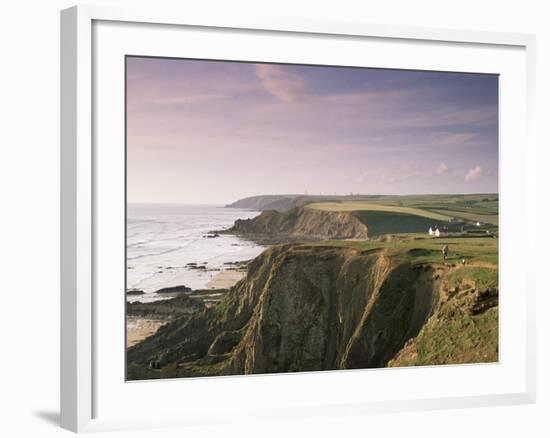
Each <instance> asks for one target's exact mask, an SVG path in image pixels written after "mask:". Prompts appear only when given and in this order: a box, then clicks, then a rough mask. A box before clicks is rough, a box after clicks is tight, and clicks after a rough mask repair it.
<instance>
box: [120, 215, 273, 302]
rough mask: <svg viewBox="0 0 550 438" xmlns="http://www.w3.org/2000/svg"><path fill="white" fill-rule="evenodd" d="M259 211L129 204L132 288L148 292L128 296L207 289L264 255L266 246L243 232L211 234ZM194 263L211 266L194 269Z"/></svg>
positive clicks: (140, 297)
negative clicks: (220, 277)
mask: <svg viewBox="0 0 550 438" xmlns="http://www.w3.org/2000/svg"><path fill="white" fill-rule="evenodd" d="M258 214H260V212H258V211H251V210H242V209H235V208H224V207H223V206H216V205H166V204H164V205H161V204H128V208H127V221H126V224H127V225H126V226H127V232H126V262H127V266H126V288H127V290H129V289H138V290H141V291H143V292H144V294H143V295H128V296H127V299H128V301H142V302H150V301H155V300H157V299H164V298H165V297H164V296H162V295H158V294H155V292H156V291H158V290H159V289H162V288H166V287H172V286H187V287H189V288H191V289H194V290H196V289H206V288H207V284H208V282H209V281H210V280H211V279H212V277H213V276H214V275H217V274H218V273H219V272H220V271H223V270H225V269H228V267H230V266H231V263H235V262H240V261H245V260H250V259H253V258H254V257H256V256H257V255H259V254H260V253H261V252H262V251H263V250H264V249H265V248H264V247H262V246H260V245H257V244H255V243H254V242H251V241H247V240H244V239H241V238H239V237H237V236H233V235H230V234H220V235H219V236H218V237H207V236H208V235H209V234H211V232H212V231H216V230H224V229H228V228H230V227H231V226H232V225H233V223H234V222H235V221H236V220H237V219H249V218H253V217H255V216H257V215H258ZM190 263H191V264H196V265H203V266H205V269H192V267H191V266H192V265H189V264H190Z"/></svg>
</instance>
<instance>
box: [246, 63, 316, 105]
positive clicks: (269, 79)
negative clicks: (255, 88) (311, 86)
mask: <svg viewBox="0 0 550 438" xmlns="http://www.w3.org/2000/svg"><path fill="white" fill-rule="evenodd" d="M256 75H257V76H258V78H259V79H260V81H261V82H262V84H263V86H264V88H265V89H266V90H267V91H268V92H269V93H271V94H272V95H273V96H275V97H276V98H277V99H279V100H281V101H283V102H287V103H288V102H295V101H298V100H301V99H303V98H304V97H305V96H306V91H305V82H304V80H303V79H302V78H301V77H300V76H298V75H297V74H294V73H291V72H290V71H289V70H288V69H285V68H283V67H281V66H279V65H271V64H257V65H256Z"/></svg>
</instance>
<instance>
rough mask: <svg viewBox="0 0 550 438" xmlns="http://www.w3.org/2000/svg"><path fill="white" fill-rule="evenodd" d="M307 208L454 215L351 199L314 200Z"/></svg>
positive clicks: (438, 216)
mask: <svg viewBox="0 0 550 438" xmlns="http://www.w3.org/2000/svg"><path fill="white" fill-rule="evenodd" d="M307 208H312V209H315V210H325V211H383V212H391V213H401V214H408V215H413V216H421V217H425V218H428V219H434V220H438V221H448V220H449V219H451V218H452V216H449V215H444V214H441V213H436V212H432V211H428V210H421V209H419V208H413V207H401V206H398V205H383V204H373V203H370V202H362V201H351V202H314V203H313V204H308V205H307Z"/></svg>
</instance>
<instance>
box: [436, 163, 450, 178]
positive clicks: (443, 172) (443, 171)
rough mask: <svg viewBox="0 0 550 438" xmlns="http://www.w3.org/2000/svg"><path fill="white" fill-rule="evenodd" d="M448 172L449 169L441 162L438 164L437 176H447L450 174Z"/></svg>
mask: <svg viewBox="0 0 550 438" xmlns="http://www.w3.org/2000/svg"><path fill="white" fill-rule="evenodd" d="M450 170H451V169H450V168H449V166H448V165H447V163H445V162H442V163H440V164H439V166H437V173H438V174H439V175H447V174H448V173H449V172H450Z"/></svg>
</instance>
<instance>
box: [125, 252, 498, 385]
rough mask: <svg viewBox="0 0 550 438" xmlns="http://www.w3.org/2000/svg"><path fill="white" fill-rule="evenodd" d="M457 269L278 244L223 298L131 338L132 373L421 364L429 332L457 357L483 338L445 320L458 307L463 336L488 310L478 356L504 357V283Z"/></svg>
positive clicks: (452, 359)
mask: <svg viewBox="0 0 550 438" xmlns="http://www.w3.org/2000/svg"><path fill="white" fill-rule="evenodd" d="M448 270H449V268H448V267H443V266H437V265H430V264H426V265H422V266H418V265H417V266H412V265H410V264H409V263H408V262H407V261H406V260H405V259H403V258H402V257H401V256H400V255H399V254H394V253H392V252H391V251H388V250H374V251H369V252H362V253H361V252H358V251H356V250H353V249H350V248H331V247H315V246H296V245H283V246H278V247H273V248H270V249H268V250H266V251H265V252H264V253H263V254H261V255H260V256H259V257H257V258H256V259H255V260H254V261H252V262H251V264H250V265H249V270H248V274H247V276H246V278H244V279H243V280H241V281H240V282H239V283H238V284H237V285H236V286H234V287H233V288H232V289H231V290H230V291H229V292H228V294H227V295H226V296H225V298H224V299H223V300H222V302H221V303H220V304H218V305H217V306H214V307H212V308H210V309H206V310H203V311H201V312H198V313H196V314H195V315H193V316H192V317H191V318H185V319H183V318H182V319H176V320H174V321H172V322H171V323H169V324H167V325H165V326H164V327H162V328H161V329H159V331H158V332H157V334H156V335H154V336H152V337H151V338H149V339H147V340H145V341H144V342H142V343H140V344H138V345H136V346H134V347H132V348H130V349H129V350H128V364H129V367H128V378H129V379H140V378H159V377H181V376H203V375H228V374H247V373H275V372H287V371H308V370H331V369H349V368H372V367H383V366H387V365H390V366H392V365H393V366H399V365H404V364H405V365H411V364H413V365H414V364H417V363H420V362H419V361H418V360H417V359H418V358H419V351H420V352H421V353H422V351H424V350H425V349H426V348H429V345H428V344H426V342H423V341H422V338H423V337H425V338H426V339H437V337H438V336H439V337H441V336H443V337H445V339H447V336H450V338H451V340H450V341H449V344H450V346H449V348H450V350H449V351H446V352H444V357H443V356H442V357H439V358H431V359H430V360H432V362H431V363H457V362H461V361H468V358H470V357H471V356H468V354H469V352H471V351H474V350H475V351H479V348H478V347H479V346H476V345H472V344H471V342H474V343H475V340H474V341H472V340H471V339H470V337H469V336H466V338H467V339H468V342H470V344H464V345H462V344H460V343H457V342H456V339H455V340H452V336H456V335H457V334H456V333H452V334H450V335H449V333H447V332H445V331H443V332H442V330H448V328H449V327H448V322H449V321H451V322H452V324H454V322H453V321H454V319H453V318H455V317H458V322H457V324H458V325H457V330H458V332H457V333H458V336H459V337H460V336H461V333H464V330H466V328H467V327H468V325H467V324H466V322H465V321H466V319H468V318H469V319H468V321H470V322H471V324H472V327H474V328H475V327H477V326H478V322H479V321H482V319H479V317H482V318H485V317H486V315H488V317H489V319H488V320H487V321H486V324H488V326H490V329H491V330H493V331H492V334H491V336H492V337H491V341H492V343H489V344H490V345H489V350H487V349H485V350H483V349H482V350H483V351H484V354H482V355H481V356H480V357H476V360H478V361H491V360H497V359H498V353H497V351H496V347H495V345H497V344H498V328H497V327H498V324H497V321H496V319H494V318H495V317H496V313H497V310H498V309H497V308H495V306H496V305H497V300H495V299H494V298H495V296H496V295H495V294H496V293H497V292H498V291H495V290H494V289H492V290H489V291H486V290H485V291H479V290H476V289H475V286H474V288H473V289H472V285H471V284H469V285H466V286H465V287H466V292H464V291H462V292H461V291H459V292H457V290H456V288H454V289H452V291H450V292H449V293H447V292H445V291H446V290H447V289H448V287H447V283H446V280H445V278H446V275H447V271H448ZM470 289H472V290H470ZM472 315H475V316H472ZM465 318H466V319H465ZM472 318H474V319H472ZM464 324H466V325H464ZM464 327H466V328H464ZM461 330H462V332H461ZM487 333H490V330H489V332H487ZM432 335H433V336H432ZM493 341H494V342H493ZM426 345H428V347H426ZM457 345H458V347H456V346H457ZM455 347H456V348H458V350H457V349H456V348H455ZM453 348H455V349H454V350H453ZM423 349H424V350H423ZM422 357H423V356H422ZM446 361H448V362H446Z"/></svg>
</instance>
